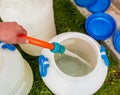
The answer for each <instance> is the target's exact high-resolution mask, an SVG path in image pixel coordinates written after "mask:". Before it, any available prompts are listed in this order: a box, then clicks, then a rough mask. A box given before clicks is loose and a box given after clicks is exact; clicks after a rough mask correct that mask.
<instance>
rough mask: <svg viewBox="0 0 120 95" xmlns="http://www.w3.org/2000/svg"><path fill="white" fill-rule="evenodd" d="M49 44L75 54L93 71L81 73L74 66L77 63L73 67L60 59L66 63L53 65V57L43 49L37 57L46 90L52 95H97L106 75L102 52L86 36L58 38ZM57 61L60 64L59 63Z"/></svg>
mask: <svg viewBox="0 0 120 95" xmlns="http://www.w3.org/2000/svg"><path fill="white" fill-rule="evenodd" d="M50 42H58V43H60V44H62V45H64V46H65V47H66V48H67V49H68V50H70V51H72V52H75V51H77V52H76V54H79V56H81V57H82V58H83V59H85V60H86V61H88V62H89V64H91V65H92V67H93V68H92V70H91V71H89V72H88V73H84V72H86V71H87V69H85V68H84V69H83V68H82V65H78V64H79V63H78V64H77V65H76V64H75V62H73V63H72V65H70V64H71V62H70V61H69V62H67V61H68V60H70V58H68V59H67V58H64V60H65V59H66V62H63V64H62V63H60V62H59V63H56V54H54V53H52V52H51V51H50V50H48V49H43V50H42V54H41V55H40V57H39V64H40V74H41V76H42V78H43V81H44V82H45V84H46V85H47V86H48V88H49V89H50V90H51V91H52V92H53V93H54V94H55V95H93V94H94V93H95V92H97V91H98V90H99V89H100V87H101V86H102V85H103V83H104V81H105V78H106V75H107V71H108V63H109V60H108V59H106V58H107V55H106V52H105V51H104V49H105V48H104V49H103V46H100V45H99V43H97V41H95V40H94V39H93V38H91V37H89V36H88V35H86V34H83V33H77V32H67V33H63V34H60V35H58V36H55V37H54V38H52V39H51V40H50ZM105 57H106V58H105ZM58 58H59V57H58ZM59 61H61V62H62V59H60V60H59ZM107 62H108V63H107ZM58 64H59V65H58ZM66 64H68V65H69V67H68V66H66ZM60 65H62V68H61V67H60ZM75 66H76V67H75ZM78 67H79V68H78ZM64 70H65V71H64ZM81 70H82V71H81ZM78 72H79V73H81V72H82V73H83V74H82V75H81V74H79V73H78ZM72 73H74V74H76V75H75V76H74V75H72Z"/></svg>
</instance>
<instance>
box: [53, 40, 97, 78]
mask: <svg viewBox="0 0 120 95" xmlns="http://www.w3.org/2000/svg"><path fill="white" fill-rule="evenodd" d="M61 44H62V45H64V46H65V47H66V48H67V50H69V51H71V52H73V53H75V54H77V55H78V56H80V57H81V58H83V59H84V60H86V61H87V62H89V64H90V65H91V66H92V67H90V66H88V65H86V64H84V63H82V62H81V61H80V60H79V59H77V58H75V57H71V56H68V55H66V54H54V58H55V63H56V65H57V67H58V68H59V69H60V71H62V72H63V73H64V74H67V75H69V76H72V77H81V76H85V75H87V74H89V73H90V72H92V71H93V70H94V68H95V67H96V64H97V62H98V51H97V49H95V46H94V44H92V43H90V42H89V40H88V41H86V40H84V39H81V38H70V39H67V40H64V41H63V42H61Z"/></svg>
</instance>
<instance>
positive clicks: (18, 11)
mask: <svg viewBox="0 0 120 95" xmlns="http://www.w3.org/2000/svg"><path fill="white" fill-rule="evenodd" d="M0 17H1V19H2V20H3V21H16V22H18V23H19V24H20V25H22V26H23V27H24V28H25V29H26V30H27V32H28V35H29V36H32V37H35V38H38V39H41V40H44V41H48V40H50V39H51V38H52V37H53V36H55V35H56V28H55V23H54V12H53V1H52V0H1V1H0ZM20 47H21V48H22V49H23V50H24V51H25V52H26V53H28V54H30V55H33V56H38V55H39V54H40V53H41V49H42V48H41V47H37V46H34V45H28V44H27V45H26V44H25V45H23V44H21V45H20Z"/></svg>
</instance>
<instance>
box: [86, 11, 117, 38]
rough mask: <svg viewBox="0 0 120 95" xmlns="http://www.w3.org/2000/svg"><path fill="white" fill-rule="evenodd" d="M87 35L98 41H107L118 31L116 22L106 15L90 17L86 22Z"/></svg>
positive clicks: (100, 14) (98, 14) (97, 14)
mask: <svg viewBox="0 0 120 95" xmlns="http://www.w3.org/2000/svg"><path fill="white" fill-rule="evenodd" d="M85 28H86V31H87V33H88V34H89V35H90V36H91V37H92V38H94V39H96V40H106V39H108V38H110V37H111V36H112V35H113V34H114V33H115V31H116V21H115V20H114V18H113V17H112V16H110V15H109V14H106V13H95V14H92V15H90V16H89V17H88V18H87V19H86V22H85Z"/></svg>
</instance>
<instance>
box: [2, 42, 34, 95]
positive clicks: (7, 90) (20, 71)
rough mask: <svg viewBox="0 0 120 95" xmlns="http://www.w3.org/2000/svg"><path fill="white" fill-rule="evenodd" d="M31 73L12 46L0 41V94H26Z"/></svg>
mask: <svg viewBox="0 0 120 95" xmlns="http://www.w3.org/2000/svg"><path fill="white" fill-rule="evenodd" d="M32 84H33V73H32V70H31V68H30V66H29V65H28V63H27V62H26V61H25V60H24V59H23V58H22V56H21V54H20V53H19V51H18V50H17V49H15V47H14V46H12V45H10V44H5V43H1V42H0V95H28V93H29V92H30V90H31V88H32Z"/></svg>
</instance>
